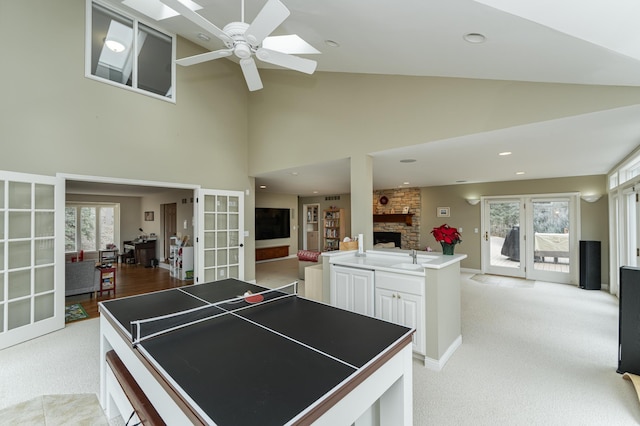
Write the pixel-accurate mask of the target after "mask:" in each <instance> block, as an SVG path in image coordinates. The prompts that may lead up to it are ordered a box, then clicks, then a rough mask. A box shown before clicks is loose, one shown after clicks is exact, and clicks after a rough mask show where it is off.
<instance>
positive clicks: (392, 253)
mask: <svg viewBox="0 0 640 426" xmlns="http://www.w3.org/2000/svg"><path fill="white" fill-rule="evenodd" d="M357 253H358V252H357V251H356V250H350V251H337V252H330V253H326V254H323V255H328V256H329V263H331V264H334V265H342V266H349V267H353V268H361V269H374V270H385V271H389V272H397V273H403V274H410V275H424V273H425V268H426V269H442V268H445V267H447V266H449V265H452V264H454V263H456V262H460V261H461V260H462V259H465V258H466V257H467V255H466V254H454V255H443V254H442V253H437V252H424V251H418V252H417V253H418V256H417V261H416V264H415V265H414V264H412V262H413V259H412V258H411V250H367V251H366V252H365V256H357Z"/></svg>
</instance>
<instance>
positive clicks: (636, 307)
mask: <svg viewBox="0 0 640 426" xmlns="http://www.w3.org/2000/svg"><path fill="white" fill-rule="evenodd" d="M618 321H619V328H618V339H619V346H618V370H617V371H618V373H620V374H622V373H631V374H638V375H640V268H635V267H631V266H622V267H621V268H620V315H619V317H618Z"/></svg>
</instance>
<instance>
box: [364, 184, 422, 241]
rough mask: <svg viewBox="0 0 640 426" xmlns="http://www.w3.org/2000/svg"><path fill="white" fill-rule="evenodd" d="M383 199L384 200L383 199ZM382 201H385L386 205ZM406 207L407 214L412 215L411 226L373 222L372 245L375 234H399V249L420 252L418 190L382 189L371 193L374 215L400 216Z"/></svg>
mask: <svg viewBox="0 0 640 426" xmlns="http://www.w3.org/2000/svg"><path fill="white" fill-rule="evenodd" d="M383 197H385V198H386V199H383ZM381 200H382V201H381ZM383 201H386V204H384V203H383ZM406 207H408V208H409V213H411V214H412V215H413V216H412V217H411V222H410V223H411V225H407V224H406V223H405V222H392V221H389V222H385V221H382V222H374V224H373V232H374V244H375V235H376V233H378V232H381V233H396V234H400V240H401V241H400V245H399V247H400V248H402V249H406V250H410V249H416V250H420V216H421V208H420V207H421V203H420V189H419V188H402V189H384V190H378V191H374V192H373V214H374V215H385V214H393V215H397V214H402V213H403V211H404V210H405V208H406Z"/></svg>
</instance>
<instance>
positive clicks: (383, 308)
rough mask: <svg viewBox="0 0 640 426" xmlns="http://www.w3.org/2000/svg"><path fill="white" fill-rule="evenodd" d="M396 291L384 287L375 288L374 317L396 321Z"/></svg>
mask: <svg viewBox="0 0 640 426" xmlns="http://www.w3.org/2000/svg"><path fill="white" fill-rule="evenodd" d="M395 295H396V293H395V292H393V291H391V290H387V289H384V288H377V289H376V309H375V313H376V315H375V316H376V318H380V319H382V320H385V321H389V322H393V323H395V322H396V316H395V312H394V311H395V301H396V297H395Z"/></svg>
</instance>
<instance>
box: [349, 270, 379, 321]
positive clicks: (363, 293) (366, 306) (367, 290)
mask: <svg viewBox="0 0 640 426" xmlns="http://www.w3.org/2000/svg"><path fill="white" fill-rule="evenodd" d="M351 288H352V290H351V296H352V308H351V309H350V310H351V311H353V312H356V313H358V314H363V315H368V316H370V317H372V316H373V315H374V306H373V305H374V301H373V300H374V299H373V271H364V270H358V269H356V270H355V272H354V273H353V274H352V275H351Z"/></svg>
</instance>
